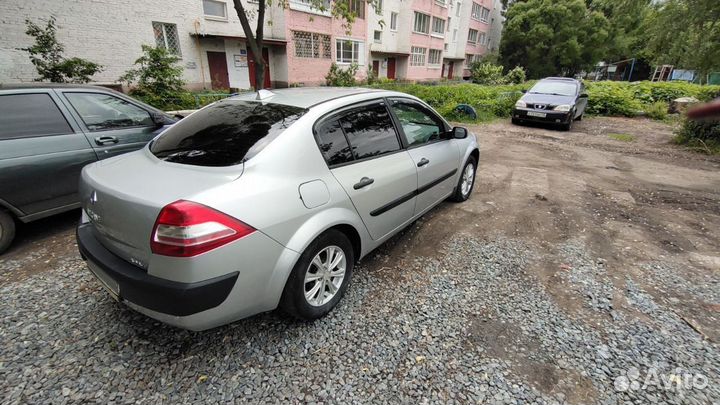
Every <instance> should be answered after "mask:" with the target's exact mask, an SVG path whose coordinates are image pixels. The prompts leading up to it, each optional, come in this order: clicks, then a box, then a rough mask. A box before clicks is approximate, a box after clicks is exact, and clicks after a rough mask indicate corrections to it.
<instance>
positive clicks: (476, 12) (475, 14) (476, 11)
mask: <svg viewBox="0 0 720 405" xmlns="http://www.w3.org/2000/svg"><path fill="white" fill-rule="evenodd" d="M481 12H482V6H481V5H479V4H477V3H474V2H473V5H472V11H471V12H470V17H472V18H474V19H476V20H479V19H480V14H481Z"/></svg>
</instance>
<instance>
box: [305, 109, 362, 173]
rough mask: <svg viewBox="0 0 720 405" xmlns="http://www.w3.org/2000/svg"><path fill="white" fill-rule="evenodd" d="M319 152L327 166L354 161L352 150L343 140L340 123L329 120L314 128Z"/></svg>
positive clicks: (345, 140) (345, 139)
mask: <svg viewBox="0 0 720 405" xmlns="http://www.w3.org/2000/svg"><path fill="white" fill-rule="evenodd" d="M315 137H316V139H317V143H318V146H319V147H320V152H322V154H323V157H324V158H325V161H326V162H327V164H328V165H329V166H333V165H339V164H343V163H347V162H350V161H352V160H353V159H354V157H353V153H352V149H350V145H349V144H348V142H347V138H345V133H343V130H342V128H340V121H338V120H337V119H336V118H335V119H330V120H327V121H324V122H322V123H320V124H319V125H318V126H317V127H316V128H315Z"/></svg>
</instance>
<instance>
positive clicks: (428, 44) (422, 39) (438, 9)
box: [407, 0, 448, 80]
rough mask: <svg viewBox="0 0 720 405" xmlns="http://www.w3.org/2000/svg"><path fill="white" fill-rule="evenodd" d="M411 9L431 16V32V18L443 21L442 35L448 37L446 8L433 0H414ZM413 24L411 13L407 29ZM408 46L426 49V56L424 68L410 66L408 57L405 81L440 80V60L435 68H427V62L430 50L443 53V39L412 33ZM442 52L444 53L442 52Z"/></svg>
mask: <svg viewBox="0 0 720 405" xmlns="http://www.w3.org/2000/svg"><path fill="white" fill-rule="evenodd" d="M412 9H413V11H419V12H422V13H425V14H429V15H430V16H431V19H430V31H431V32H432V17H439V18H442V19H443V20H445V33H444V35H448V32H447V24H448V23H447V18H448V8H447V7H443V6H441V5H438V4H437V3H436V2H435V1H434V0H415V1H413V2H412ZM414 22H415V15H414V13H413V16H412V19H411V20H410V23H411V24H413V25H412V26H410V27H409V29H413V26H414ZM410 46H411V47H412V46H419V47H422V48H426V54H425V66H410V61H412V55H410V56H409V57H408V70H407V79H410V80H422V79H435V78H438V79H439V78H440V77H441V74H442V60H441V61H440V63H441V64H440V65H436V66H428V61H429V57H430V56H429V53H430V52H429V51H430V49H439V50H441V51H443V48H444V46H445V39H444V38H439V37H436V36H433V35H426V34H418V33H414V32H413V33H412V34H410ZM443 52H444V51H443Z"/></svg>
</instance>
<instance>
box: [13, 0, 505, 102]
mask: <svg viewBox="0 0 720 405" xmlns="http://www.w3.org/2000/svg"><path fill="white" fill-rule="evenodd" d="M329 1H330V0H328V3H327V6H328V7H329V6H330V3H329ZM340 1H348V6H349V7H350V9H351V10H353V11H355V12H356V13H357V15H358V17H357V19H356V20H355V22H354V23H353V24H352V25H351V26H350V27H346V26H344V24H343V22H342V21H339V20H337V19H333V18H331V15H330V13H329V12H327V11H321V10H318V9H317V8H313V7H311V3H310V0H289V1H288V2H287V4H286V5H287V7H283V6H282V3H283V2H273V5H272V6H271V7H269V8H268V9H267V11H266V21H265V25H264V30H265V43H264V47H263V49H262V53H263V57H264V59H265V60H266V61H267V62H268V63H267V64H266V67H265V69H266V72H265V83H263V86H264V87H287V86H294V85H303V86H311V85H320V84H323V83H324V81H325V79H324V77H325V75H326V74H327V72H328V70H329V69H330V65H331V64H332V63H333V62H335V63H337V64H339V65H340V66H349V65H350V64H352V63H356V64H358V65H359V67H360V69H359V72H358V77H359V78H363V77H365V75H367V69H368V66H370V67H371V68H372V69H373V70H375V71H376V72H379V75H380V76H382V77H389V78H395V79H404V80H416V81H422V80H432V79H438V78H440V77H448V78H452V77H458V76H460V75H464V72H463V67H464V63H463V61H464V59H466V57H467V55H470V56H471V57H474V55H480V54H482V53H484V52H485V51H486V49H487V43H486V35H487V34H486V33H487V31H488V23H487V21H486V20H487V15H485V14H484V13H485V11H484V10H488V12H489V10H490V8H491V7H492V6H491V5H490V4H492V0H461V1H456V0H452V2H450V0H447V1H448V2H443V1H440V0H379V1H378V2H377V4H378V6H377V7H376V8H374V7H371V6H370V5H369V4H368V3H367V2H366V1H365V0H340ZM376 1H377V0H376ZM486 3H487V5H486ZM243 5H244V6H245V7H246V9H248V10H250V13H249V18H250V22H251V25H252V26H253V27H254V26H255V21H254V19H255V13H254V10H257V2H256V0H243ZM0 14H2V15H3V35H2V36H0V82H26V81H32V80H33V79H34V78H35V77H36V72H35V69H34V67H33V66H32V64H30V60H29V58H28V56H27V53H25V52H24V51H20V50H18V48H22V47H26V46H28V45H30V44H31V43H32V38H31V37H29V36H27V35H26V34H25V30H26V26H25V20H26V19H30V20H32V21H34V22H36V23H38V24H40V25H44V24H45V22H46V21H47V19H48V18H49V17H50V16H54V17H55V18H56V20H57V25H58V33H57V36H58V39H59V41H60V42H62V43H63V44H64V45H65V55H66V56H68V57H80V58H85V59H89V60H92V61H93V62H96V63H99V64H101V65H103V67H104V70H103V71H102V72H101V73H99V74H97V75H96V76H94V77H93V79H94V80H95V81H96V82H98V83H100V84H115V83H117V81H118V78H119V77H120V76H121V75H122V74H123V73H124V72H125V71H127V70H128V69H130V68H131V67H132V65H133V63H134V61H135V59H137V58H138V57H139V56H140V53H141V45H142V44H147V45H157V46H162V47H165V48H167V49H168V50H169V51H170V52H172V53H174V54H176V55H177V56H178V57H179V58H180V63H181V66H182V67H183V72H184V73H183V75H184V78H185V80H186V81H187V83H188V87H189V88H191V89H203V88H204V89H221V88H233V89H248V88H251V87H253V86H254V84H255V83H254V78H255V75H254V69H255V63H254V62H253V55H252V52H251V50H250V48H249V47H248V46H247V44H246V39H245V35H244V33H243V30H242V28H241V25H240V21H239V19H238V17H237V14H236V12H235V9H234V8H233V2H232V1H231V0H175V1H169V0H159V1H155V2H138V1H137V0H62V1H48V0H26V1H23V2H0Z"/></svg>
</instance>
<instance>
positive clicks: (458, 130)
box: [452, 127, 468, 139]
mask: <svg viewBox="0 0 720 405" xmlns="http://www.w3.org/2000/svg"><path fill="white" fill-rule="evenodd" d="M452 134H453V138H455V139H465V138H467V136H468V130H467V129H465V128H463V127H455V128H453V129H452Z"/></svg>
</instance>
